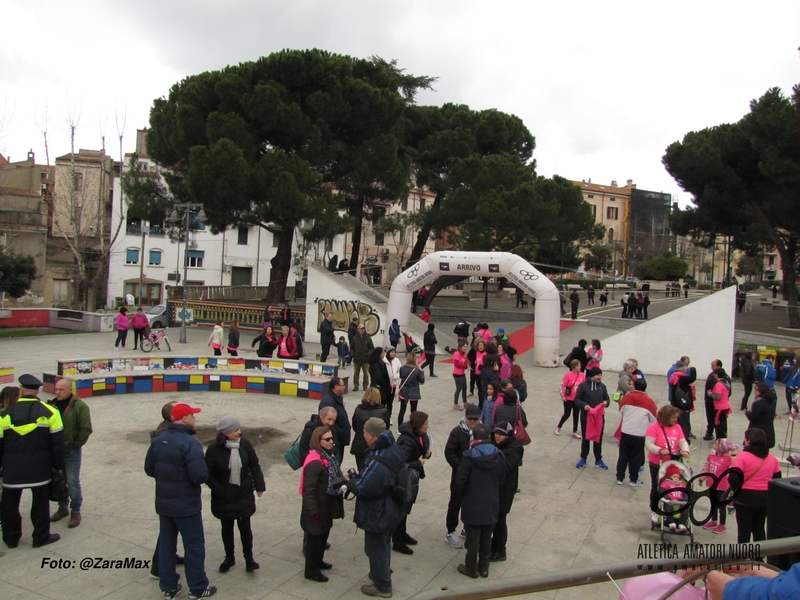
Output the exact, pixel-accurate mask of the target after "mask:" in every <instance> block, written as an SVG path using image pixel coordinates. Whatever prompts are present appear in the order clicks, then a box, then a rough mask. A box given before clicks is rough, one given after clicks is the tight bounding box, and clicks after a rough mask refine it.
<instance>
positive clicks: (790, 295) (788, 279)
mask: <svg viewBox="0 0 800 600" xmlns="http://www.w3.org/2000/svg"><path fill="white" fill-rule="evenodd" d="M796 264H797V237H795V236H793V235H792V236H790V237H789V239H788V240H787V242H786V252H785V256H783V255H781V271H782V273H783V292H784V297H785V299H786V302H787V304H788V309H787V310H788V313H789V327H791V328H792V329H800V311H798V307H797V284H796V283H795V265H796Z"/></svg>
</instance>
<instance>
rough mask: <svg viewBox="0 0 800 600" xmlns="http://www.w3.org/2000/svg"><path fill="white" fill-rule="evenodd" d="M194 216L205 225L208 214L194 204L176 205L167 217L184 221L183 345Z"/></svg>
mask: <svg viewBox="0 0 800 600" xmlns="http://www.w3.org/2000/svg"><path fill="white" fill-rule="evenodd" d="M178 211H183V215H180V214H179V212H178ZM192 215H197V221H198V222H200V223H205V221H206V213H205V211H204V210H203V205H202V204H199V203H193V202H184V203H181V204H176V205H175V206H174V208H173V210H172V214H171V215H170V216H169V217H167V221H169V222H170V223H180V222H181V221H183V224H184V230H183V235H184V237H183V306H182V308H181V337H180V343H181V344H185V343H186V277H187V275H188V268H189V224H190V221H191V216H192Z"/></svg>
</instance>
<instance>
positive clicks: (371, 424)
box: [364, 417, 386, 437]
mask: <svg viewBox="0 0 800 600" xmlns="http://www.w3.org/2000/svg"><path fill="white" fill-rule="evenodd" d="M384 431H386V423H385V422H384V420H383V419H379V418H378V417H370V418H369V419H367V422H366V423H364V432H365V433H368V434H370V435H374V436H375V437H378V436H379V435H380V434H382V433H383V432H384Z"/></svg>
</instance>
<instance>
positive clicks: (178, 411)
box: [169, 404, 201, 423]
mask: <svg viewBox="0 0 800 600" xmlns="http://www.w3.org/2000/svg"><path fill="white" fill-rule="evenodd" d="M200 410H201V409H199V408H195V407H193V406H189V405H188V404H176V405H175V406H173V407H172V412H171V413H170V414H169V416H170V418H171V419H172V422H173V423H174V422H175V421H180V420H181V419H182V418H183V417H185V416H187V415H194V414H197V413H199V412H200Z"/></svg>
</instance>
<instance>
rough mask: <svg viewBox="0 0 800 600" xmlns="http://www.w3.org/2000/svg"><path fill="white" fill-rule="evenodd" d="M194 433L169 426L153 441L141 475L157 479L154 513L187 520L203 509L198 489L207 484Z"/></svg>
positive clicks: (205, 472)
mask: <svg viewBox="0 0 800 600" xmlns="http://www.w3.org/2000/svg"><path fill="white" fill-rule="evenodd" d="M194 434H195V430H194V429H192V428H191V427H189V426H187V425H184V424H182V423H170V426H169V427H168V428H167V431H166V433H162V434H161V435H160V436H158V437H157V438H155V439H154V440H153V441H152V442H151V444H150V448H149V449H148V450H147V456H146V457H145V459H144V472H145V473H147V474H148V475H149V476H150V477H154V478H155V480H156V513H157V514H159V515H162V516H165V517H188V516H190V515H196V514H198V513H199V512H202V510H203V503H202V500H201V497H200V486H201V485H202V484H204V483H205V482H206V481H208V467H207V466H206V460H205V457H204V456H203V447H202V446H201V445H200V442H198V441H197V440H196V439H194V438H193V437H192V436H193V435H194Z"/></svg>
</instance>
